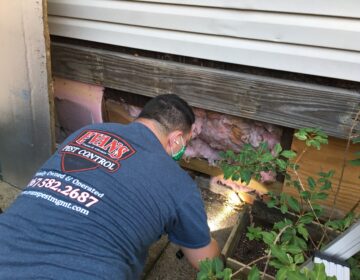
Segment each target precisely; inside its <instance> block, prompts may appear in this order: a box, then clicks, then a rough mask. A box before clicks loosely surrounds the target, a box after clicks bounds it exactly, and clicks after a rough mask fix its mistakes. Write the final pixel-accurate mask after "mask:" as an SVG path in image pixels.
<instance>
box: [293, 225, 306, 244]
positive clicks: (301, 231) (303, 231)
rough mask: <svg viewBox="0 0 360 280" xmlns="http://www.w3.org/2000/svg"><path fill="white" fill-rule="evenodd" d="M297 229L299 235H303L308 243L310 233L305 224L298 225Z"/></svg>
mask: <svg viewBox="0 0 360 280" xmlns="http://www.w3.org/2000/svg"><path fill="white" fill-rule="evenodd" d="M296 229H297V231H298V233H299V234H301V235H302V236H303V237H304V239H305V240H306V241H307V240H308V238H309V232H308V231H307V229H306V228H305V226H304V224H298V225H297V227H296Z"/></svg>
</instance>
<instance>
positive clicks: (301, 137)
mask: <svg viewBox="0 0 360 280" xmlns="http://www.w3.org/2000/svg"><path fill="white" fill-rule="evenodd" d="M294 136H295V137H296V138H297V139H299V140H301V141H304V140H306V139H307V133H306V131H303V130H299V131H298V132H296V133H295V134H294Z"/></svg>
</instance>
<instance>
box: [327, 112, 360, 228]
mask: <svg viewBox="0 0 360 280" xmlns="http://www.w3.org/2000/svg"><path fill="white" fill-rule="evenodd" d="M359 116H360V110H359V111H358V112H357V114H356V116H355V119H354V121H353V123H352V125H351V128H350V132H349V136H348V140H347V143H346V148H345V151H344V156H343V163H342V167H341V174H340V178H339V182H338V186H337V189H336V193H335V196H334V200H333V205H332V208H331V212H330V216H329V221H330V219H331V218H332V215H333V214H334V210H335V207H336V202H337V197H338V195H339V192H340V189H341V183H342V180H343V177H344V172H345V167H346V163H347V161H348V159H347V157H348V154H349V148H350V143H351V138H352V134H353V131H354V129H355V127H356V125H357V124H358V118H359Z"/></svg>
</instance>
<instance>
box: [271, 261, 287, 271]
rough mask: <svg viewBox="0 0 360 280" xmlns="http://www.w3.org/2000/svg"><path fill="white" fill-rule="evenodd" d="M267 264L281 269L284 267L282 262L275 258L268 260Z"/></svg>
mask: <svg viewBox="0 0 360 280" xmlns="http://www.w3.org/2000/svg"><path fill="white" fill-rule="evenodd" d="M269 265H271V266H272V267H275V268H276V269H281V268H282V267H285V266H284V264H283V263H281V262H279V261H278V260H277V259H272V260H271V261H270V262H269Z"/></svg>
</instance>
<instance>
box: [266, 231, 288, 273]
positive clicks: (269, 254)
mask: <svg viewBox="0 0 360 280" xmlns="http://www.w3.org/2000/svg"><path fill="white" fill-rule="evenodd" d="M289 227H291V225H287V226H285V227H284V228H282V229H281V230H280V231H279V233H278V235H277V236H276V238H275V240H274V242H273V244H274V245H275V244H276V243H277V242H278V241H279V239H280V237H281V235H282V234H283V233H284V231H285V230H286V229H287V228H289ZM270 257H271V249H270V250H269V253H268V254H267V261H266V264H265V268H264V271H263V272H262V276H261V279H264V277H265V274H266V270H267V268H268V266H269V262H270Z"/></svg>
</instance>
